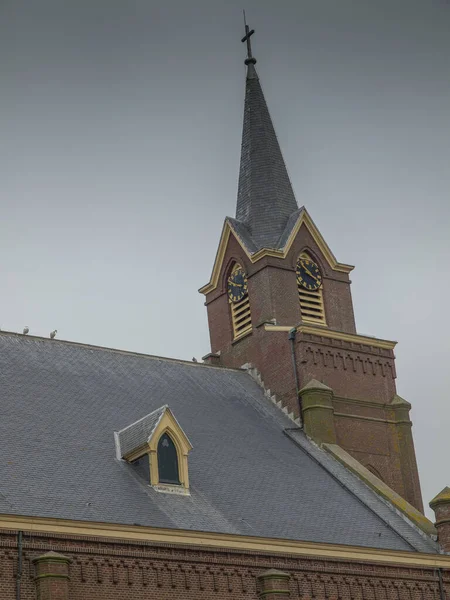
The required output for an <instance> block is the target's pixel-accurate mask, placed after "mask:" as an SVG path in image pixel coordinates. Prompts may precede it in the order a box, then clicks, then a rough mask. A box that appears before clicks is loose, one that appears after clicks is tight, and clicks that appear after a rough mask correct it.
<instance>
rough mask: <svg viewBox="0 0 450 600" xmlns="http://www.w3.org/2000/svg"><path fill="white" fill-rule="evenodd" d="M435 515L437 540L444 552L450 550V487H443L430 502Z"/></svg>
mask: <svg viewBox="0 0 450 600" xmlns="http://www.w3.org/2000/svg"><path fill="white" fill-rule="evenodd" d="M430 507H431V508H432V509H433V510H434V514H435V516H436V521H435V525H436V529H437V532H438V542H439V545H440V546H441V548H442V550H444V552H450V488H448V487H445V488H444V489H443V490H442V492H440V493H439V494H438V495H437V496H436V497H435V498H433V500H432V501H431V502H430Z"/></svg>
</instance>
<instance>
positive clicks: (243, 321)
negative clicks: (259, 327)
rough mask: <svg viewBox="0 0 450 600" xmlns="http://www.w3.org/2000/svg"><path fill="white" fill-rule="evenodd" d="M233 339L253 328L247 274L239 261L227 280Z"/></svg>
mask: <svg viewBox="0 0 450 600" xmlns="http://www.w3.org/2000/svg"><path fill="white" fill-rule="evenodd" d="M227 294H228V302H229V303H230V310H231V321H232V324H233V339H234V340H237V339H239V338H240V337H243V336H244V335H246V334H247V333H249V332H250V331H251V330H252V315H251V312H250V300H249V297H248V283H247V275H246V273H245V271H244V269H243V267H242V266H241V265H240V264H239V263H235V265H234V266H233V268H232V269H231V273H230V275H229V277H228V280H227Z"/></svg>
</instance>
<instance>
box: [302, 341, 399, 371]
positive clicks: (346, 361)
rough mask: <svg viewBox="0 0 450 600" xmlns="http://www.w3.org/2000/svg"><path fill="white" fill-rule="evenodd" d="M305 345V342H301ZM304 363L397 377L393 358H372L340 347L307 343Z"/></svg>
mask: <svg viewBox="0 0 450 600" xmlns="http://www.w3.org/2000/svg"><path fill="white" fill-rule="evenodd" d="M300 343H303V344H304V345H306V344H305V342H300ZM302 352H303V354H302V357H303V361H302V362H303V363H304V364H308V363H309V362H312V363H313V364H314V365H315V366H316V365H320V366H321V367H325V368H332V369H340V370H343V371H347V370H349V369H350V370H352V371H353V372H354V373H361V374H363V375H374V376H382V377H386V376H388V377H392V378H393V379H395V378H396V377H397V374H396V372H395V365H394V362H393V359H391V358H389V359H384V360H383V359H382V358H379V357H377V358H375V359H374V358H372V357H370V356H365V354H367V353H364V354H363V353H362V352H361V351H348V350H346V351H343V350H338V349H331V350H330V349H323V348H316V347H314V346H313V345H312V344H308V345H306V347H305V348H304V349H302ZM372 356H374V355H372Z"/></svg>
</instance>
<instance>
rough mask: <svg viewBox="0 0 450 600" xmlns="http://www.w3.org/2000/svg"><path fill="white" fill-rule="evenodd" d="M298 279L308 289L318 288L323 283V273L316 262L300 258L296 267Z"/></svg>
mask: <svg viewBox="0 0 450 600" xmlns="http://www.w3.org/2000/svg"><path fill="white" fill-rule="evenodd" d="M296 275H297V281H298V283H299V285H301V286H302V287H303V288H305V289H306V290H310V291H313V290H318V289H319V288H320V286H321V285H322V275H321V273H320V269H319V267H318V266H317V265H316V263H315V262H313V261H312V260H309V259H307V258H300V259H299V261H298V263H297V269H296Z"/></svg>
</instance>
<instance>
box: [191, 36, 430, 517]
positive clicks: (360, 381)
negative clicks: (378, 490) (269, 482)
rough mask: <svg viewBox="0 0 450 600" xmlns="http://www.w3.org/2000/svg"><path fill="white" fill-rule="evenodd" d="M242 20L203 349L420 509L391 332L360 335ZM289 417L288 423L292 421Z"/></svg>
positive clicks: (341, 267)
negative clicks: (239, 99)
mask: <svg viewBox="0 0 450 600" xmlns="http://www.w3.org/2000/svg"><path fill="white" fill-rule="evenodd" d="M253 33H254V31H253V30H252V31H250V30H249V28H248V26H247V25H246V35H245V36H244V38H243V39H242V41H243V42H246V43H247V51H248V55H247V59H246V60H245V64H246V65H247V76H246V92H245V107H244V124H243V135H242V147H241V163H240V172H239V185H238V197H237V206H236V217H235V218H231V217H227V218H226V219H225V223H224V226H223V230H222V235H221V238H220V242H219V248H218V250H217V254H216V259H215V262H214V267H213V271H212V275H211V279H210V281H209V283H208V284H206V285H205V286H203V287H202V288H201V289H200V292H201V293H203V294H204V295H205V300H206V301H205V304H206V307H207V311H208V321H209V330H210V338H211V353H210V354H209V355H207V356H206V357H205V360H206V361H208V362H211V363H213V364H218V365H222V366H226V367H237V368H240V367H242V366H243V365H251V366H252V368H254V369H255V370H257V372H258V373H259V374H260V377H261V380H262V382H263V383H264V386H265V387H266V389H268V390H270V395H271V396H272V397H273V398H274V400H275V401H276V402H277V403H278V404H279V406H281V407H283V408H284V410H285V412H287V413H288V414H290V415H291V417H292V418H293V419H295V420H296V422H297V423H298V424H299V425H300V426H301V427H303V428H304V430H305V433H306V434H307V435H309V436H310V437H311V438H312V439H313V440H314V441H315V442H317V443H318V444H319V445H325V446H326V447H330V446H332V447H341V448H343V449H344V450H345V451H346V452H347V453H349V454H350V455H352V457H353V458H354V459H356V460H357V461H359V463H361V464H362V465H363V466H365V467H366V468H367V469H368V470H369V471H371V472H372V473H373V474H374V475H376V476H377V477H378V478H379V479H381V480H382V481H383V482H384V483H386V484H387V485H388V486H390V487H391V488H392V489H393V490H394V491H395V492H397V493H398V494H400V496H402V497H403V498H404V499H405V500H407V501H408V502H409V503H410V504H412V505H413V506H414V507H416V508H417V509H418V510H420V511H423V506H422V498H421V492H420V483H419V476H418V471H417V464H416V458H415V451H414V444H413V438H412V432H411V421H410V418H409V410H410V408H411V406H410V404H409V403H408V402H406V400H403V399H402V398H400V396H398V395H397V393H396V386H395V379H396V373H395V357H394V347H395V342H392V341H389V340H382V339H377V338H373V337H367V336H363V335H359V334H358V333H357V331H356V325H355V318H354V314H353V305H352V296H351V290H350V283H351V282H350V279H349V274H350V272H351V271H352V269H353V267H352V266H351V265H347V264H343V263H340V262H338V261H337V260H336V258H335V256H334V254H333V253H332V251H331V250H330V248H329V247H328V245H327V243H326V241H325V240H324V238H323V237H322V235H321V233H320V231H319V230H318V229H317V227H316V225H315V224H314V222H313V220H312V218H311V216H310V215H309V213H308V212H307V210H306V209H305V208H304V207H300V208H299V207H298V205H297V202H296V199H295V196H294V192H293V189H292V185H291V182H290V180H289V176H288V173H287V170H286V166H285V163H284V160H283V156H282V153H281V149H280V146H279V144H278V140H277V137H276V134H275V130H274V127H273V124H272V120H271V117H270V114H269V110H268V108H267V104H266V101H265V98H264V95H263V92H262V89H261V84H260V81H259V78H258V75H257V72H256V68H255V64H256V59H255V58H254V57H253V56H252V52H251V46H250V37H251V35H252V34H253ZM293 425H294V424H293Z"/></svg>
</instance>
